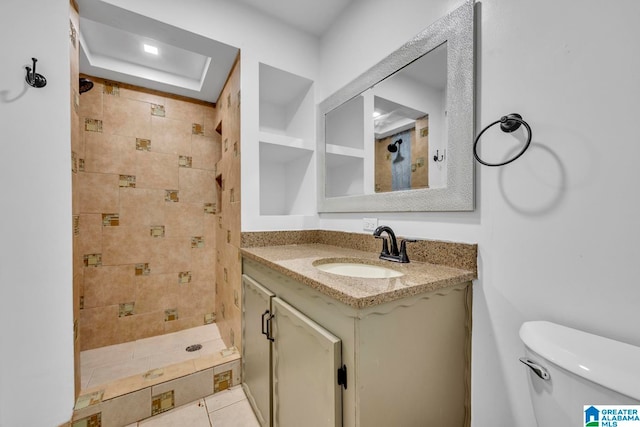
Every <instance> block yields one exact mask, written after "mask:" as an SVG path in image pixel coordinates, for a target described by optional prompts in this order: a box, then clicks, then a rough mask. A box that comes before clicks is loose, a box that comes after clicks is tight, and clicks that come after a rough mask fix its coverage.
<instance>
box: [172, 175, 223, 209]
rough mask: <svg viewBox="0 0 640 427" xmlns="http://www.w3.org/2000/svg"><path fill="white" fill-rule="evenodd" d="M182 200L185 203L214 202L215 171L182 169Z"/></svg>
mask: <svg viewBox="0 0 640 427" xmlns="http://www.w3.org/2000/svg"><path fill="white" fill-rule="evenodd" d="M179 177H180V178H179V181H180V186H179V187H178V188H179V190H180V200H181V201H183V202H190V203H198V202H209V203H211V202H214V201H215V192H214V188H215V187H214V185H215V176H214V173H213V171H209V170H203V169H189V168H180V170H179Z"/></svg>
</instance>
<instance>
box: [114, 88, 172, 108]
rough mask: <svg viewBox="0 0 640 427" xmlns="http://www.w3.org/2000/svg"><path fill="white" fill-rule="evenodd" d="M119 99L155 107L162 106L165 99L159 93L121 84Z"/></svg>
mask: <svg viewBox="0 0 640 427" xmlns="http://www.w3.org/2000/svg"><path fill="white" fill-rule="evenodd" d="M120 97H121V98H128V99H132V100H135V101H142V102H146V103H148V104H156V105H164V101H165V97H164V95H163V94H162V93H161V92H158V91H154V90H151V89H144V88H139V87H136V86H132V85H128V84H123V83H121V84H120Z"/></svg>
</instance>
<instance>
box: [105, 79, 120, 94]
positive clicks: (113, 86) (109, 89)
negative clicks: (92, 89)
mask: <svg viewBox="0 0 640 427" xmlns="http://www.w3.org/2000/svg"><path fill="white" fill-rule="evenodd" d="M102 91H103V92H104V94H105V95H111V96H120V86H119V85H118V83H115V82H109V81H105V82H104V84H103V89H102Z"/></svg>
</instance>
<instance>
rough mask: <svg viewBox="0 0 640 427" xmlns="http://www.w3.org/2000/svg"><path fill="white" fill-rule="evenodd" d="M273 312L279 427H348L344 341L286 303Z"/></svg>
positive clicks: (275, 304)
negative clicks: (341, 374) (342, 380)
mask: <svg viewBox="0 0 640 427" xmlns="http://www.w3.org/2000/svg"><path fill="white" fill-rule="evenodd" d="M271 307H272V309H273V316H274V317H273V319H272V320H271V322H272V324H271V328H272V329H271V332H272V337H273V339H274V341H273V343H272V350H273V362H272V365H273V411H274V413H273V425H274V426H275V427H290V426H305V427H329V426H331V427H334V426H342V389H341V386H340V385H338V382H337V372H338V369H339V368H340V366H341V361H342V343H341V341H340V339H339V338H338V337H336V336H334V335H333V334H331V333H330V332H328V331H327V330H326V329H324V328H322V327H321V326H320V325H318V324H317V323H315V322H314V321H313V320H311V319H309V318H308V317H307V316H305V315H304V314H302V313H301V312H299V311H298V310H296V309H295V308H293V307H292V306H290V305H289V304H287V303H286V302H285V301H283V300H281V299H280V298H277V297H276V298H273V300H272V302H271Z"/></svg>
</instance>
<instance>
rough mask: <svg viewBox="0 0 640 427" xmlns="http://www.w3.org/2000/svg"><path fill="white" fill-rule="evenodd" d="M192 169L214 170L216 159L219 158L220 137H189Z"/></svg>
mask: <svg viewBox="0 0 640 427" xmlns="http://www.w3.org/2000/svg"><path fill="white" fill-rule="evenodd" d="M191 155H192V157H193V162H192V167H194V168H197V169H207V170H214V169H215V167H216V163H215V161H216V159H218V158H220V135H218V134H216V135H215V136H202V135H192V136H191Z"/></svg>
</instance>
